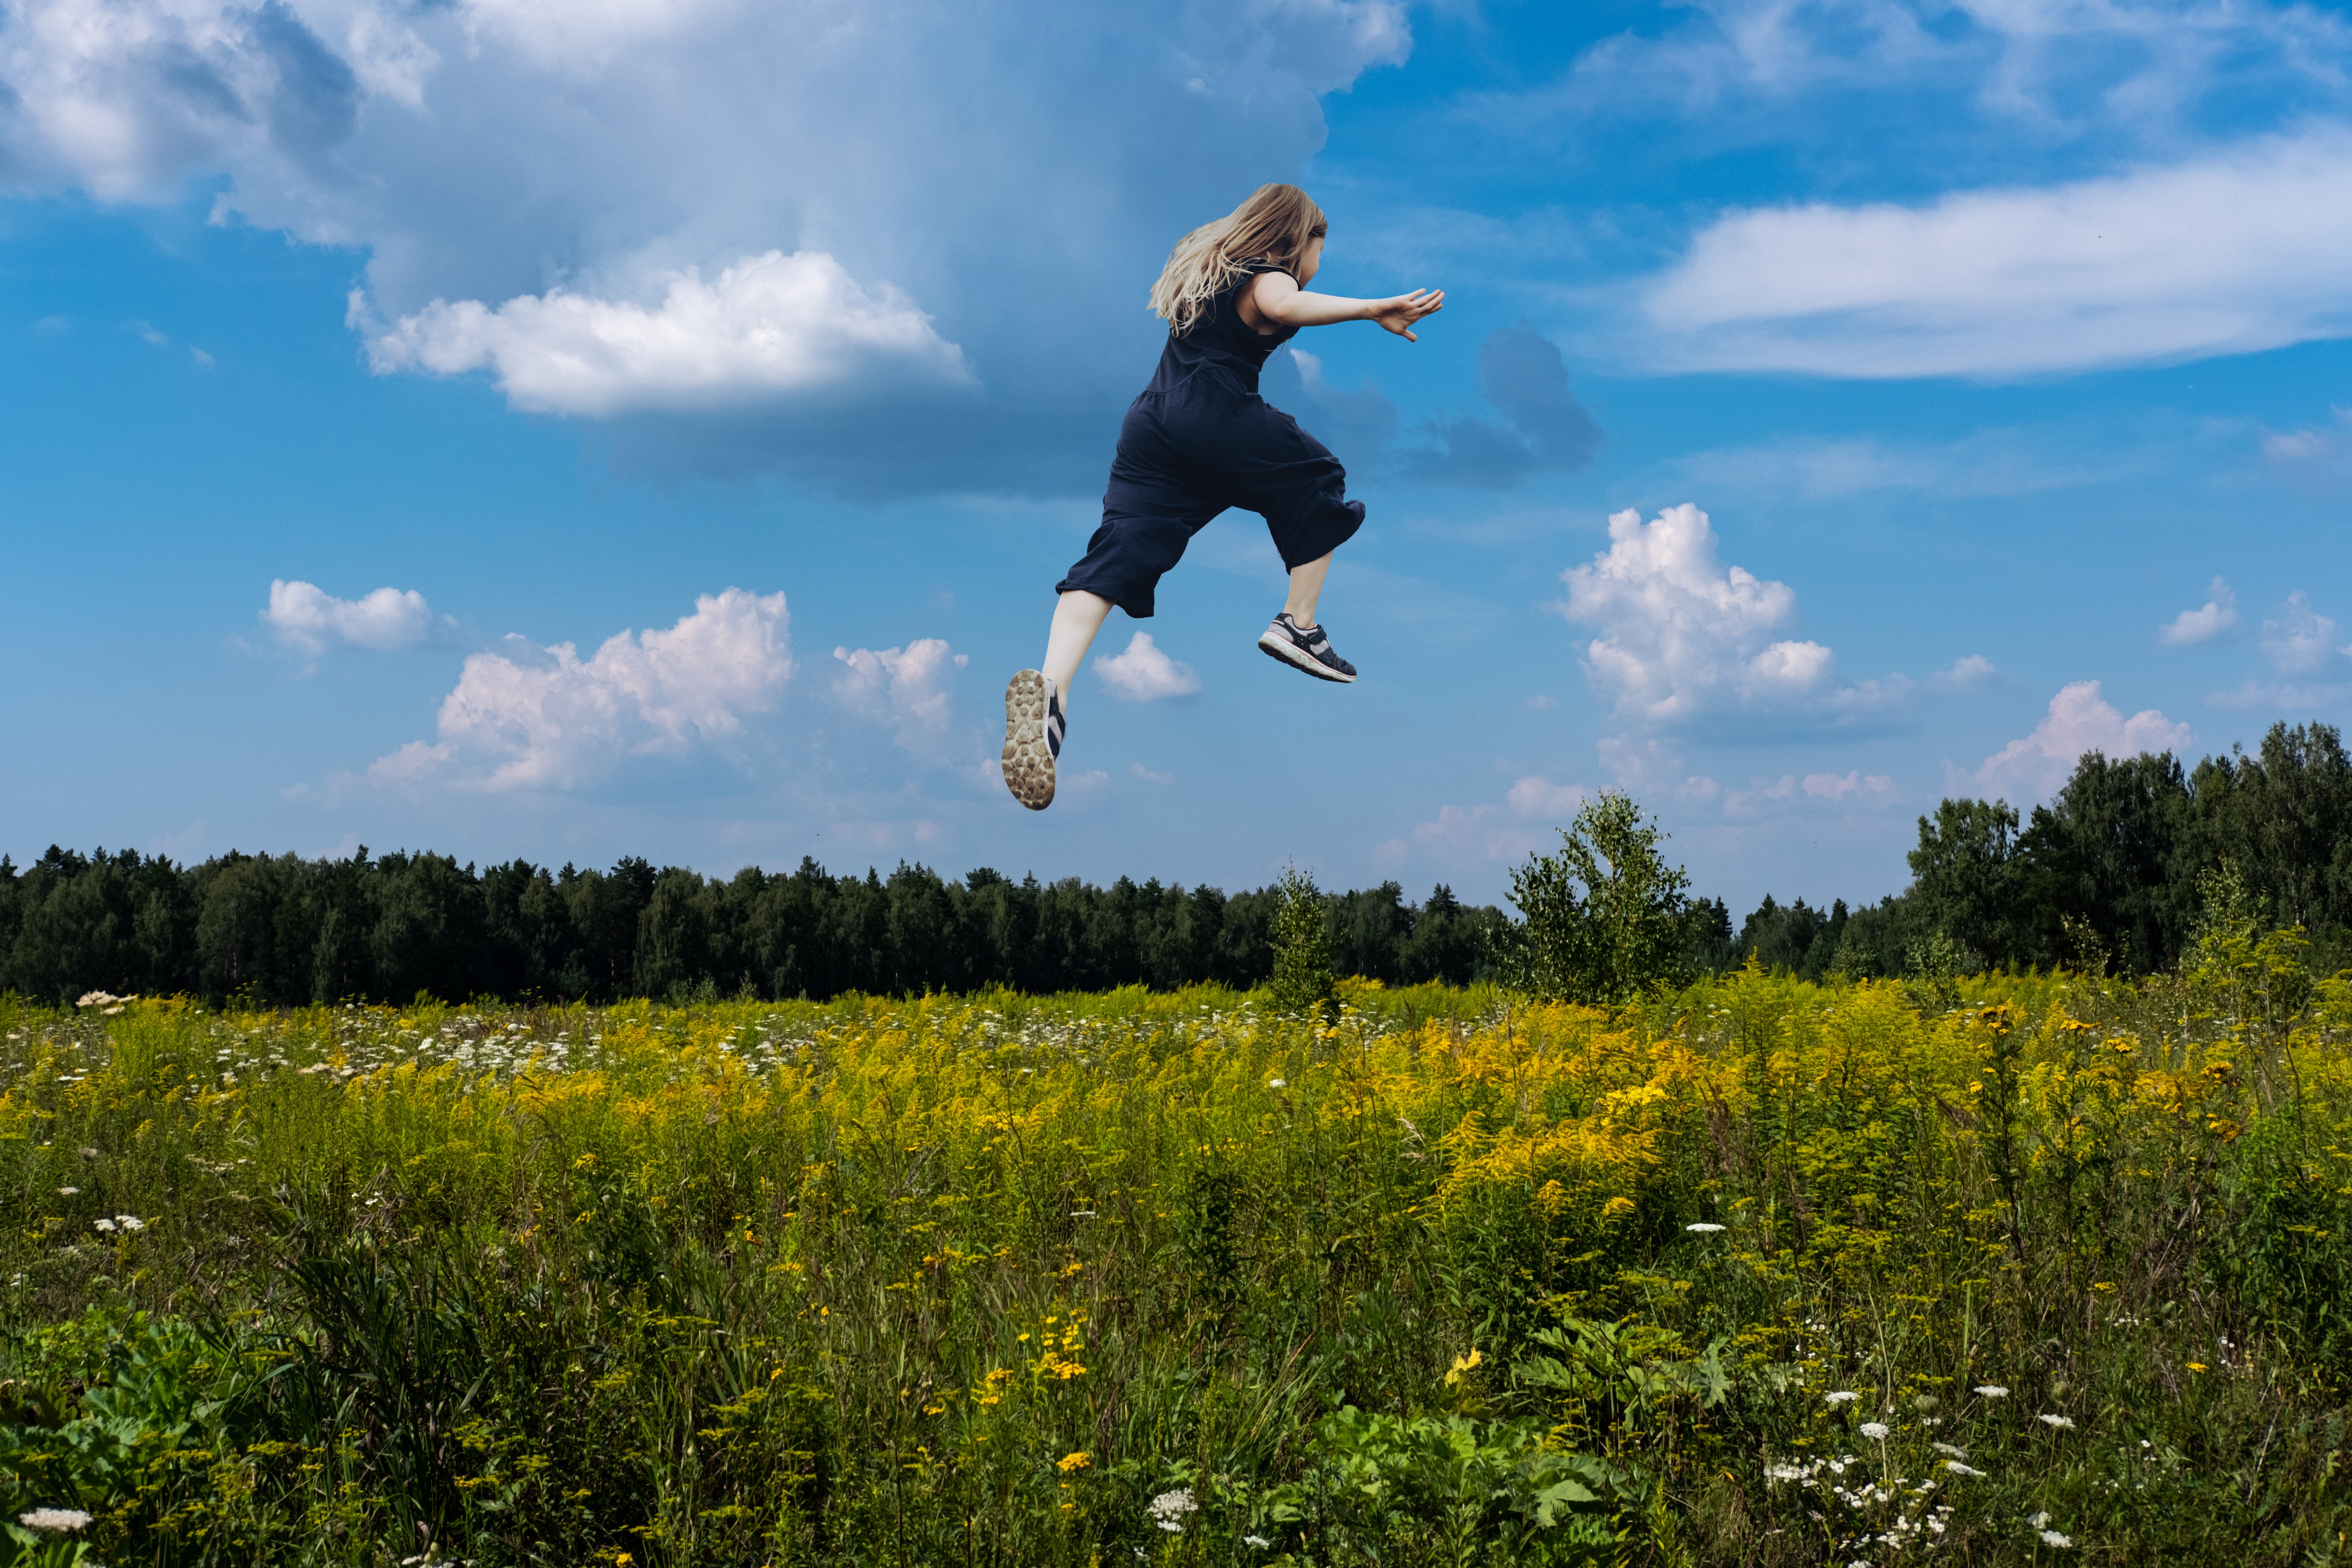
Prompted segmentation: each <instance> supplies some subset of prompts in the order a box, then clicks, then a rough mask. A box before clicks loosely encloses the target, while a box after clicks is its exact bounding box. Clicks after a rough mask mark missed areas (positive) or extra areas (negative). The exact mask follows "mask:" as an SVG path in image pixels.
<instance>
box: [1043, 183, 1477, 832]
mask: <svg viewBox="0 0 2352 1568" xmlns="http://www.w3.org/2000/svg"><path fill="white" fill-rule="evenodd" d="M1328 227H1329V226H1328V224H1327V223H1326V222H1325V221H1324V218H1323V209H1322V208H1320V207H1318V206H1317V205H1315V204H1314V203H1313V202H1311V201H1309V200H1307V193H1306V192H1304V191H1302V190H1300V189H1298V187H1297V186H1296V185H1261V186H1259V187H1258V190H1257V194H1256V195H1253V196H1251V197H1250V199H1249V200H1247V201H1245V202H1244V203H1243V204H1242V205H1240V206H1238V207H1236V208H1234V211H1233V214H1232V216H1228V217H1222V218H1219V219H1218V220H1217V221H1216V222H1214V223H1212V224H1206V225H1203V226H1202V227H1199V228H1196V229H1194V230H1193V231H1192V233H1190V234H1188V235H1186V236H1185V237H1183V239H1181V241H1179V242H1178V244H1177V246H1176V248H1175V249H1174V250H1173V251H1172V252H1171V253H1170V255H1169V258H1168V265H1167V267H1166V268H1164V269H1163V270H1162V271H1161V272H1160V281H1159V282H1158V283H1156V284H1154V285H1153V286H1152V289H1151V309H1152V310H1154V311H1155V312H1156V313H1158V314H1159V316H1160V318H1161V319H1162V320H1164V321H1167V323H1168V346H1167V347H1166V348H1165V349H1164V350H1162V351H1161V352H1160V368H1159V370H1158V371H1157V372H1156V373H1155V374H1153V375H1152V377H1151V384H1150V386H1147V387H1145V388H1144V389H1143V393H1142V395H1141V396H1139V397H1138V398H1137V399H1136V400H1135V402H1134V404H1133V405H1130V406H1129V409H1128V411H1127V418H1126V420H1125V421H1124V422H1123V423H1122V424H1121V425H1120V426H1119V430H1118V456H1117V457H1116V458H1113V459H1112V461H1111V466H1110V488H1109V489H1108V490H1107V491H1106V492H1105V493H1104V495H1103V520H1102V526H1101V527H1100V528H1097V529H1096V530H1095V533H1094V537H1093V538H1092V539H1090V540H1088V541H1087V552H1086V554H1085V555H1084V556H1083V557H1081V558H1080V559H1079V561H1078V563H1077V564H1076V565H1075V566H1073V567H1071V568H1070V571H1069V575H1067V576H1066V577H1064V578H1063V579H1062V580H1061V582H1059V583H1057V584H1055V593H1057V594H1059V595H1061V598H1060V599H1059V601H1058V602H1057V603H1056V604H1055V607H1054V626H1053V630H1052V632H1051V633H1049V634H1048V636H1047V637H1046V640H1045V668H1044V669H1043V670H1042V671H1040V670H1034V669H1024V670H1023V671H1022V672H1021V673H1020V674H1018V675H1016V676H1014V677H1013V682H1012V684H1011V685H1009V686H1007V687H1006V688H1005V689H1004V784H1005V787H1006V788H1008V789H1010V790H1011V791H1012V792H1013V799H1015V800H1017V801H1019V802H1020V803H1021V804H1022V805H1025V806H1027V807H1029V809H1030V810H1032V811H1043V810H1045V808H1046V807H1047V806H1049V805H1053V804H1054V764H1055V761H1056V760H1057V759H1058V758H1059V757H1060V756H1061V754H1062V733H1063V730H1064V727H1065V724H1066V714H1067V711H1068V707H1069V694H1070V683H1071V681H1072V680H1073V679H1076V675H1077V673H1078V664H1079V662H1080V661H1081V660H1083V659H1084V658H1086V657H1087V648H1088V647H1092V646H1093V644H1094V640H1095V634H1096V633H1097V632H1098V631H1100V630H1101V629H1102V624H1103V619H1104V617H1105V616H1108V615H1109V614H1110V612H1111V606H1112V605H1118V607H1119V608H1120V609H1123V610H1125V611H1126V612H1127V613H1128V614H1129V615H1130V616H1135V617H1136V618H1138V619H1142V618H1143V617H1145V616H1150V614H1151V611H1152V590H1153V588H1154V587H1155V585H1157V584H1158V583H1159V581H1160V576H1161V574H1163V573H1165V572H1167V571H1168V569H1169V568H1170V567H1171V566H1173V565H1175V564H1176V563H1177V561H1178V559H1179V558H1181V556H1182V555H1183V553H1184V546H1185V545H1186V544H1188V543H1190V542H1192V536H1193V535H1194V534H1196V533H1198V532H1200V531H1201V530H1202V529H1203V528H1205V527H1206V526H1208V523H1209V520H1210V519H1212V518H1213V517H1215V516H1216V515H1217V514H1218V513H1219V512H1221V511H1223V510H1225V509H1226V508H1227V507H1235V506H1237V507H1242V508H1244V509H1245V510H1250V511H1254V512H1257V513H1259V514H1260V515H1262V516H1263V517H1265V522H1266V527H1267V528H1268V529H1270V530H1272V531H1273V533H1274V546H1275V549H1276V550H1277V551H1279V552H1281V554H1282V563H1283V565H1284V566H1286V567H1287V568H1288V569H1289V572H1290V596H1289V600H1288V602H1287V603H1286V604H1285V605H1284V606H1283V610H1282V613H1281V614H1280V615H1278V616H1275V617H1274V624H1273V625H1272V626H1268V627H1266V629H1265V635H1263V636H1261V637H1259V638H1258V639H1257V646H1258V647H1261V648H1263V649H1265V652H1266V653H1267V654H1269V655H1271V656H1272V657H1273V658H1278V659H1281V660H1282V661H1283V662H1284V663H1286V664H1289V665H1292V666H1294V667H1295V668H1298V669H1302V670H1304V671H1306V672H1307V674H1308V675H1311V676H1314V677H1316V678H1317V679H1321V680H1338V681H1350V680H1353V679H1356V667H1355V666H1354V665H1352V664H1349V662H1348V661H1347V660H1346V659H1344V658H1340V657H1339V655H1338V654H1337V653H1335V652H1333V651H1332V648H1331V639H1330V637H1328V635H1326V633H1325V631H1324V629H1323V628H1322V627H1321V626H1318V625H1317V624H1316V621H1315V605H1316V602H1317V600H1318V599H1319V598H1320V597H1321V596H1322V593H1323V574H1325V573H1326V572H1328V570H1329V569H1330V566H1331V552H1332V551H1334V550H1336V549H1337V548H1339V546H1340V545H1341V544H1344V543H1346V542H1347V541H1348V540H1349V537H1350V536H1352V535H1353V534H1354V533H1355V531H1356V530H1357V529H1359V528H1360V527H1362V526H1363V522H1364V503H1363V502H1361V501H1355V500H1348V499H1347V493H1348V476H1347V472H1346V470H1344V469H1342V468H1340V467H1339V459H1338V458H1334V457H1333V456H1332V455H1331V453H1330V449H1329V448H1328V447H1325V446H1324V445H1323V443H1322V442H1320V441H1318V440H1317V439H1316V438H1315V437H1312V436H1309V435H1308V434H1307V432H1306V431H1304V430H1301V429H1300V428H1299V427H1298V422H1297V420H1295V419H1293V418H1291V416H1289V415H1287V414H1285V413H1283V412H1282V411H1281V410H1280V409H1277V408H1276V407H1274V406H1273V405H1271V404H1269V403H1267V402H1266V401H1265V399H1264V398H1262V397H1260V396H1259V395H1257V373H1258V370H1259V368H1260V367H1261V366H1263V365H1264V364H1265V361H1266V356H1267V355H1269V354H1271V353H1274V351H1275V350H1276V348H1277V347H1279V346H1280V345H1281V344H1282V343H1283V342H1285V341H1286V340H1287V339H1289V338H1290V337H1292V336H1294V335H1295V334H1296V333H1297V331H1298V329H1299V328H1301V327H1320V326H1327V325H1328V324H1330V323H1332V322H1334V321H1378V322H1379V323H1380V324H1381V326H1383V327H1385V328H1387V329H1388V330H1389V331H1391V332H1394V333H1396V334H1397V336H1399V337H1401V338H1403V339H1404V340H1405V341H1406V342H1419V341H1420V340H1419V339H1417V338H1415V337H1414V336H1413V331H1412V326H1413V323H1414V322H1415V321H1420V320H1421V319H1422V318H1423V316H1427V315H1429V314H1431V313H1432V312H1433V311H1435V310H1438V309H1440V308H1441V307H1442V306H1443V305H1444V303H1445V296H1444V293H1442V292H1435V291H1433V290H1430V289H1415V290H1413V291H1412V293H1410V294H1400V295H1397V296H1396V297H1394V298H1393V299H1388V300H1342V299H1339V298H1337V297H1336V296H1333V295H1329V294H1309V293H1308V292H1307V284H1309V283H1311V282H1313V281H1314V280H1315V273H1316V271H1317V269H1318V268H1320V267H1321V265H1322V263H1323V237H1324V235H1325V234H1326V233H1327V232H1328Z"/></svg>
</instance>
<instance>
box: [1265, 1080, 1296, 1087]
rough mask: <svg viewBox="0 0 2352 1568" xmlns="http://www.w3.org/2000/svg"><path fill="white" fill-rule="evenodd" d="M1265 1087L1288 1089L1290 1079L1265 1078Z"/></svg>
mask: <svg viewBox="0 0 2352 1568" xmlns="http://www.w3.org/2000/svg"><path fill="white" fill-rule="evenodd" d="M1265 1087H1266V1088H1268V1089H1288V1088H1289V1087H1290V1080H1289V1079H1286V1078H1270V1079H1266V1080H1265Z"/></svg>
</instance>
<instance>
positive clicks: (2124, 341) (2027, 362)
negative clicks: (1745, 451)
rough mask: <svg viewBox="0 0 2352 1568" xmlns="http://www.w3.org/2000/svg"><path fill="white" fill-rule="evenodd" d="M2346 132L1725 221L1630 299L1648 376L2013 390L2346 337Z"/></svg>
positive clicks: (2351, 285) (2349, 299)
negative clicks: (2035, 183) (1796, 377)
mask: <svg viewBox="0 0 2352 1568" xmlns="http://www.w3.org/2000/svg"><path fill="white" fill-rule="evenodd" d="M2347 183H2352V132H2347V131H2345V130H2342V129H2338V128H2334V127H2327V128H2322V129H2316V130H2313V131H2309V132H2304V133H2301V134H2298V135H2292V136H2273V137H2263V138H2260V139H2258V140H2255V141H2253V142H2248V143H2245V144H2243V145H2241V146H2237V147H2233V148H2230V149H2227V150H2225V151H2221V152H2216V153H2208V154H2204V155H2201V156H2199V157H2196V158H2193V159H2190V160H2188V161H2185V162H2181V163H2171V164H2159V165H2148V166H2144V167H2141V168H2137V169H2134V170H2132V171H2130V172H2128V173H2126V174H2117V175H2113V176H2108V177H2105V178H2100V179H2092V180H2077V181H2070V182H2067V183H2064V184H2054V185H2048V186H2039V187H2032V186H2028V187H2012V188H2006V189H1991V190H1979V191H1963V192H1956V193H1953V194H1951V195H1945V196H1942V197H1939V198H1937V199H1936V200H1934V201H1931V202H1928V203H1926V204H1924V205H1895V204H1891V203H1876V204H1871V205H1862V206H1843V205H1832V204H1829V203H1822V202H1808V203H1801V204H1793V205H1780V206H1772V207H1766V208H1760V209H1755V210H1749V211H1744V212H1736V213H1732V214H1729V215H1727V216H1724V217H1722V218H1719V219H1717V220H1716V221H1715V222H1713V223H1711V224H1709V225H1708V226H1706V227H1705V228H1703V229H1702V230H1701V231H1700V232H1699V233H1698V234H1697V236H1696V237H1694V238H1693V240H1692V241H1691V244H1690V246H1689V248H1688V250H1687V251H1686V252H1685V255H1684V257H1683V258H1682V259H1681V260H1680V261H1678V262H1676V263H1675V265H1674V266H1673V267H1671V268H1668V269H1667V270H1666V271H1665V272H1664V274H1663V275H1662V276H1660V277H1659V278H1657V279H1655V280H1654V282H1652V283H1651V284H1649V285H1648V286H1647V287H1646V288H1645V289H1643V292H1642V296H1641V302H1640V314H1641V319H1642V321H1643V322H1644V323H1645V325H1646V327H1647V328H1648V330H1649V332H1650V334H1651V335H1650V336H1649V337H1648V338H1647V340H1646V341H1645V342H1643V343H1642V344H1641V345H1640V346H1639V347H1638V348H1637V349H1636V350H1635V351H1634V352H1635V353H1637V354H1638V355H1639V356H1640V357H1641V358H1642V359H1643V361H1644V362H1645V363H1648V364H1649V365H1651V366H1652V367H1654V368H1656V369H1662V370H1673V371H1692V370H1713V371H1726V370H1738V371H1774V372H1786V371H1796V372H1801V373H1806V374H1815V375H1830V376H1852V377H1862V378H1890V377H1916V376H1946V375H1958V376H1977V377H1993V378H2011V377H2021V376H2033V375H2044V374H2069V373H2075V372H2081V371H2088V370H2099V369H2105V368H2108V367H2112V366H2116V365H2127V364H2148V363H2167V362H2171V361H2179V360H2187V359H2195V358H2200V357H2202V356H2206V355H2211V354H2224V353H2251V352H2253V351H2256V350H2261V349H2268V348H2276V347H2279V346H2281V345H2283V344H2286V343H2294V342H2307V341H2310V340H2312V339H2315V338H2334V337H2342V336H2345V335H2347V333H2352V278H2347V274H2346V272H2345V270H2344V268H2343V266H2342V262H2341V258H2342V257H2343V256H2345V255H2346V254H2347V253H2352V204H2348V203H2346V202H2345V201H2344V200H2342V193H2343V191H2344V190H2345V188H2346V187H2347Z"/></svg>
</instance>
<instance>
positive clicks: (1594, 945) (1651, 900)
mask: <svg viewBox="0 0 2352 1568" xmlns="http://www.w3.org/2000/svg"><path fill="white" fill-rule="evenodd" d="M1665 837H1666V836H1665V834H1664V832H1662V831H1661V830H1660V829H1659V827H1658V826H1657V824H1656V823H1655V822H1654V821H1652V820H1651V819H1649V818H1648V817H1646V816H1643V812H1642V808H1641V806H1640V805H1638V804H1636V803H1635V801H1634V800H1633V796H1631V795H1622V794H1618V793H1616V792H1613V791H1612V792H1610V793H1606V794H1603V795H1597V796H1595V797H1594V798H1592V799H1591V800H1589V801H1586V802H1585V803H1584V805H1581V806H1580V807H1579V808H1578V810H1577V813H1576V819H1575V820H1574V821H1573V822H1572V823H1570V825H1569V826H1566V827H1563V828H1561V829H1560V830H1559V838H1560V846H1559V849H1558V850H1557V851H1555V852H1554V853H1552V854H1550V855H1529V856H1528V863H1527V864H1526V865H1524V866H1521V867H1518V868H1516V869H1514V870H1513V871H1512V872H1511V902H1512V903H1514V904H1516V905H1517V906H1518V909H1519V912H1520V914H1521V915H1522V916H1523V917H1524V919H1523V921H1522V922H1521V923H1520V924H1518V925H1516V926H1513V927H1510V928H1508V929H1507V931H1506V932H1505V933H1504V934H1503V936H1502V939H1501V941H1502V946H1501V951H1500V952H1498V953H1497V955H1496V957H1497V963H1496V969H1497V971H1498V972H1499V973H1501V974H1502V975H1503V977H1504V979H1505V981H1506V983H1507V984H1511V985H1513V986H1515V987H1517V989H1519V990H1522V991H1525V992H1527V993H1528V994H1530V995H1534V996H1541V997H1549V998H1553V999H1560V1000H1567V1001H1571V1002H1587V1003H1594V1004H1598V1005H1603V1006H1606V1005H1612V1004H1616V1003H1622V1002H1629V1001H1632V1000H1633V999H1634V998H1635V997H1638V996H1640V995H1641V994H1643V992H1644V991H1647V990H1649V989H1650V988H1652V987H1653V986H1656V985H1661V984H1682V983H1684V982H1685V981H1687V980H1688V979H1689V978H1690V973H1689V970H1690V964H1689V960H1688V954H1689V952H1690V947H1691V940H1690V935H1691V933H1690V927H1689V916H1690V912H1691V904H1690V900H1689V898H1688V897H1687V894H1688V893H1689V890H1690V878H1689V877H1688V876H1686V875H1685V873H1684V871H1683V868H1681V867H1679V866H1668V865H1667V864H1666V861H1665V856H1664V844H1665Z"/></svg>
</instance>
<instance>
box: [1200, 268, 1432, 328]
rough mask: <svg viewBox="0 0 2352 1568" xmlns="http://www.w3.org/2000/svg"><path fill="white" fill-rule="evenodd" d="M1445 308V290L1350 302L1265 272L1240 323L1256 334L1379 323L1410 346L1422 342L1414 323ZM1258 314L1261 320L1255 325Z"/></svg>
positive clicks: (1283, 275)
mask: <svg viewBox="0 0 2352 1568" xmlns="http://www.w3.org/2000/svg"><path fill="white" fill-rule="evenodd" d="M1444 308H1445V291H1444V289H1414V290H1413V291H1412V293H1410V294H1398V295H1394V296H1392V297H1391V298H1389V299H1386V300H1346V299H1342V298H1340V297H1339V295H1337V294H1310V293H1308V292H1307V290H1306V289H1301V288H1300V287H1299V286H1298V284H1297V280H1296V279H1293V278H1291V277H1290V275H1289V274H1287V273H1284V272H1262V273H1260V274H1259V275H1258V278H1257V280H1256V281H1255V283H1253V284H1252V285H1251V286H1250V290H1249V292H1248V293H1246V294H1244V295H1243V296H1242V320H1243V321H1247V322H1248V323H1249V325H1250V326H1251V327H1252V328H1253V329H1254V330H1255V331H1265V330H1266V327H1267V326H1269V325H1271V326H1276V327H1328V326H1329V325H1331V324H1332V323H1333V322H1336V321H1378V322H1379V323H1380V324H1381V326H1382V327H1385V328H1386V329H1387V330H1389V331H1391V332H1394V333H1395V334H1396V335H1397V336H1399V337H1401V338H1402V339H1404V340H1405V341H1406V342H1420V341H1421V340H1420V339H1419V338H1417V337H1415V336H1414V335H1413V331H1412V324H1413V323H1414V322H1415V321H1420V320H1421V319H1422V318H1423V316H1429V315H1434V314H1435V313H1436V312H1437V311H1439V310H1444ZM1252 316H1255V317H1257V318H1259V320H1257V321H1251V320H1250V318H1251V317H1252Z"/></svg>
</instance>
